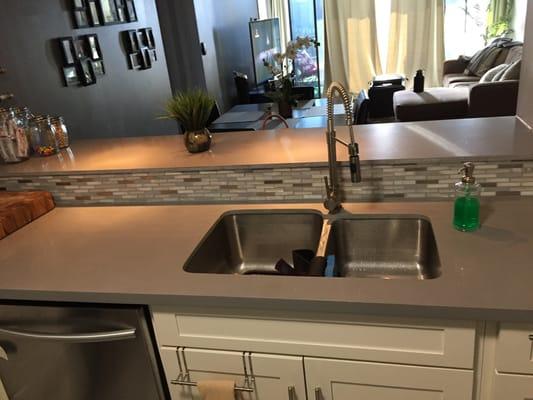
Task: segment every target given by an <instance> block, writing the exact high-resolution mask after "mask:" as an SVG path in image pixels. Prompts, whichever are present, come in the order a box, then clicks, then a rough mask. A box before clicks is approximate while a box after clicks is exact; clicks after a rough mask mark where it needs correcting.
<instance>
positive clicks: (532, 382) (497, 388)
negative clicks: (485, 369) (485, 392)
mask: <svg viewBox="0 0 533 400" xmlns="http://www.w3.org/2000/svg"><path fill="white" fill-rule="evenodd" d="M531 399H533V376H525V375H505V374H496V376H495V378H494V390H493V392H492V397H491V400H531Z"/></svg>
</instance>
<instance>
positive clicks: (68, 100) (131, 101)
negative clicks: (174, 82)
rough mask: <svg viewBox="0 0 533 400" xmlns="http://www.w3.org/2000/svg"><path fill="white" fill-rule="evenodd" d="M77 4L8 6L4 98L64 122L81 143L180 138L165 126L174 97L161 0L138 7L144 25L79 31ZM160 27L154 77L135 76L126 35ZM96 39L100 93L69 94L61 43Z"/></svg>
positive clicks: (3, 34)
mask: <svg viewBox="0 0 533 400" xmlns="http://www.w3.org/2000/svg"><path fill="white" fill-rule="evenodd" d="M70 4H71V2H70V0H24V1H14V0H0V10H1V11H0V38H1V39H0V40H1V44H0V65H1V66H5V67H6V68H7V69H8V72H7V73H6V74H4V75H1V76H0V93H2V92H12V93H14V94H15V95H16V99H15V102H14V104H16V105H21V106H22V105H27V106H29V107H30V108H31V109H32V110H33V111H34V112H36V113H43V114H52V115H62V116H64V117H65V119H66V122H67V124H68V126H69V129H70V134H71V136H72V137H73V138H82V137H84V138H98V137H120V136H145V135H161V134H169V133H174V132H175V131H176V125H175V123H174V122H173V121H166V120H158V119H156V117H157V116H158V115H160V114H161V113H162V112H163V111H162V110H163V107H164V104H165V101H166V99H167V98H168V97H169V96H170V95H171V90H170V83H169V76H168V70H167V66H166V57H165V52H164V51H163V44H162V39H161V32H160V29H159V23H158V16H157V11H156V7H155V3H154V0H136V1H135V5H136V8H137V14H138V17H139V21H138V22H135V23H130V24H119V25H111V26H103V27H97V28H87V29H73V21H72V19H71V13H70ZM142 27H152V28H153V32H154V37H155V41H156V48H157V55H158V61H157V62H155V63H154V65H153V68H152V69H150V70H144V71H138V70H130V69H128V62H127V57H126V53H125V50H124V47H123V45H122V41H121V40H120V35H119V33H120V32H121V31H123V30H128V29H138V28H142ZM88 33H96V34H97V35H98V39H99V42H100V47H101V50H102V53H103V57H104V64H105V68H106V75H104V76H102V77H99V79H98V82H97V84H96V85H93V86H88V87H65V86H64V85H63V77H62V72H61V66H62V62H61V55H60V52H59V51H58V47H57V43H56V41H55V40H54V39H55V38H58V37H62V36H76V35H84V34H88Z"/></svg>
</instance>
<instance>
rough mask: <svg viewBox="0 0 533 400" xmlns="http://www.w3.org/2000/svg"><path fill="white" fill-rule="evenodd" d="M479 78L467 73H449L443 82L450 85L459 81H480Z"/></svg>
mask: <svg viewBox="0 0 533 400" xmlns="http://www.w3.org/2000/svg"><path fill="white" fill-rule="evenodd" d="M478 81H479V78H478V77H477V76H470V75H465V74H448V75H444V77H443V79H442V83H443V85H444V86H450V85H451V84H452V83H457V82H478Z"/></svg>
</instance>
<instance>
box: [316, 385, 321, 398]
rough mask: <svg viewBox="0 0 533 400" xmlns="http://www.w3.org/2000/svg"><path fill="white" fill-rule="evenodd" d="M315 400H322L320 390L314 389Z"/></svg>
mask: <svg viewBox="0 0 533 400" xmlns="http://www.w3.org/2000/svg"><path fill="white" fill-rule="evenodd" d="M315 400H322V389H320V388H318V387H317V388H315Z"/></svg>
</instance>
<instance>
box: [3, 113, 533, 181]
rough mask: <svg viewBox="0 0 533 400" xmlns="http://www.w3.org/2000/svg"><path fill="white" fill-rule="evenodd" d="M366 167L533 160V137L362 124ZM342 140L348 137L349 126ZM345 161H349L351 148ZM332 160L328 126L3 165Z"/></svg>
mask: <svg viewBox="0 0 533 400" xmlns="http://www.w3.org/2000/svg"><path fill="white" fill-rule="evenodd" d="M355 132H356V140H357V141H358V142H359V148H360V152H361V159H362V163H363V164H364V163H367V162H390V163H394V162H398V161H424V160H425V161H428V160H430V161H435V160H438V159H450V158H459V159H461V158H466V157H468V158H469V159H474V160H475V159H481V160H489V159H506V160H511V159H532V158H533V134H532V133H531V131H529V130H528V129H527V128H526V127H525V126H524V125H522V124H521V123H520V122H519V121H518V120H517V119H516V118H514V117H497V118H479V119H462V120H447V121H425V122H410V123H394V124H393V123H387V124H375V125H358V126H356V130H355ZM337 133H338V136H339V137H340V138H344V139H345V140H346V139H347V138H348V132H347V129H346V127H339V128H338V129H337ZM338 157H339V159H340V160H341V161H342V160H346V159H347V154H346V151H345V150H344V149H341V148H339V150H338ZM326 161H327V151H326V140H325V138H324V130H323V129H318V128H317V129H278V130H275V131H258V132H230V133H217V134H214V141H213V146H212V149H211V150H210V151H208V152H205V153H200V154H190V153H188V152H187V151H186V150H185V147H184V145H183V142H182V136H177V135H174V136H151V137H137V138H135V137H131V138H114V139H93V140H88V139H85V140H73V144H72V146H71V148H70V149H67V150H63V151H62V152H61V154H60V155H57V156H52V157H46V158H32V159H30V160H29V161H26V162H22V163H19V164H9V165H0V176H2V175H4V176H5V175H16V174H41V173H69V172H91V171H98V172H102V171H120V170H128V171H134V170H146V169H176V170H180V169H215V168H217V169H218V168H230V167H234V168H235V167H237V168H239V167H242V168H247V167H266V166H273V165H276V166H283V165H291V166H294V164H302V165H307V164H317V163H319V164H320V163H325V162H326Z"/></svg>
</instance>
